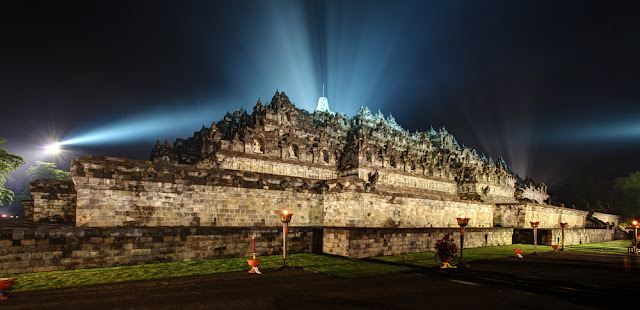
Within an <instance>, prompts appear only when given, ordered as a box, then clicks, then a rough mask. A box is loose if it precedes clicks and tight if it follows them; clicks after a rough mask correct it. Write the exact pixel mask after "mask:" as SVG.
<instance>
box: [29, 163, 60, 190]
mask: <svg viewBox="0 0 640 310" xmlns="http://www.w3.org/2000/svg"><path fill="white" fill-rule="evenodd" d="M37 179H52V180H70V179H71V175H70V174H69V172H66V171H62V170H60V169H58V167H57V166H56V164H55V163H45V162H41V161H36V165H35V166H31V167H29V169H28V170H27V178H26V183H27V189H28V188H29V183H31V182H33V181H35V180H37Z"/></svg>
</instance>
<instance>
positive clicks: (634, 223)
mask: <svg viewBox="0 0 640 310" xmlns="http://www.w3.org/2000/svg"><path fill="white" fill-rule="evenodd" d="M639 225H640V223H638V221H637V220H633V221H632V222H631V227H633V241H634V242H633V244H634V246H633V253H634V254H638V226H639Z"/></svg>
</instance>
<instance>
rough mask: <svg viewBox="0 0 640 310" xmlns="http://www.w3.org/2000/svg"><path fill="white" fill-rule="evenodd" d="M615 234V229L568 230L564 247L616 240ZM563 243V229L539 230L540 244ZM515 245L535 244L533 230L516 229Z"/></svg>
mask: <svg viewBox="0 0 640 310" xmlns="http://www.w3.org/2000/svg"><path fill="white" fill-rule="evenodd" d="M614 234H615V230H614V229H599V228H567V229H566V230H565V239H564V245H565V246H570V245H576V244H583V243H593V242H604V241H611V240H614ZM561 242H562V229H561V228H553V229H538V244H541V245H552V244H558V245H560V244H561ZM513 243H523V244H533V229H515V230H514V234H513Z"/></svg>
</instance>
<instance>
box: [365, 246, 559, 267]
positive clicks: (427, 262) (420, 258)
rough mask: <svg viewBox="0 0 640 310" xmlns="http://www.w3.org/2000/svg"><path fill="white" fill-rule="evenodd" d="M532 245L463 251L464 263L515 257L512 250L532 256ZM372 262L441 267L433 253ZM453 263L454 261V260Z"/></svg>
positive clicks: (547, 249)
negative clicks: (520, 250)
mask: <svg viewBox="0 0 640 310" xmlns="http://www.w3.org/2000/svg"><path fill="white" fill-rule="evenodd" d="M533 248H534V247H533V244H512V245H501V246H491V247H484V248H471V249H464V261H465V262H472V261H477V260H483V259H496V258H501V257H508V256H515V253H514V252H513V249H524V251H523V252H522V254H524V255H526V254H532V253H533V252H534V251H533ZM538 251H539V252H546V251H551V247H550V246H546V245H539V246H538ZM373 259H374V260H380V261H384V262H391V263H396V264H402V265H409V266H417V267H437V266H440V265H442V263H441V262H440V260H439V259H438V258H436V257H435V256H434V254H433V252H425V253H415V254H403V255H394V256H383V257H376V258H373ZM454 261H455V260H454Z"/></svg>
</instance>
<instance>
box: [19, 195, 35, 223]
mask: <svg viewBox="0 0 640 310" xmlns="http://www.w3.org/2000/svg"><path fill="white" fill-rule="evenodd" d="M20 203H22V206H23V207H24V220H25V221H33V199H30V200H22V201H20Z"/></svg>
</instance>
